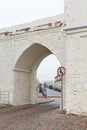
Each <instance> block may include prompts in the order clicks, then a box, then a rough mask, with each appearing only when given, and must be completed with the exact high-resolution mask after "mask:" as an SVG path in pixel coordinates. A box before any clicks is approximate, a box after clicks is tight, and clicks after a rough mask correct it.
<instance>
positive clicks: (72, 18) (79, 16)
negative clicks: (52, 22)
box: [65, 0, 87, 26]
mask: <svg viewBox="0 0 87 130" xmlns="http://www.w3.org/2000/svg"><path fill="white" fill-rule="evenodd" d="M86 14H87V0H84V1H83V0H65V17H66V24H67V26H72V25H78V24H80V25H81V24H85V23H87V15H86Z"/></svg>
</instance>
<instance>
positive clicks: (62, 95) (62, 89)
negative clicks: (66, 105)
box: [61, 76, 63, 110]
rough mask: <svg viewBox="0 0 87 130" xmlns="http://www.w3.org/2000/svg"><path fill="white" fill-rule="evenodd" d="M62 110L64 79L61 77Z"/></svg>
mask: <svg viewBox="0 0 87 130" xmlns="http://www.w3.org/2000/svg"><path fill="white" fill-rule="evenodd" d="M61 110H63V77H62V76H61Z"/></svg>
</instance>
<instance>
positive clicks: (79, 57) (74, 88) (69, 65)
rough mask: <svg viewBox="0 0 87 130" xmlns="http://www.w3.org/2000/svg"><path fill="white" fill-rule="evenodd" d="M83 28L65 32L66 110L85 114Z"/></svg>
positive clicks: (86, 57) (86, 79)
mask: <svg viewBox="0 0 87 130" xmlns="http://www.w3.org/2000/svg"><path fill="white" fill-rule="evenodd" d="M83 30H84V29H81V30H78V33H75V31H76V30H74V31H71V32H69V31H68V32H67V33H68V34H67V36H66V40H65V44H66V49H65V55H66V70H67V74H66V80H65V82H66V92H65V93H66V110H67V113H73V114H78V115H87V103H86V100H87V36H86V34H87V32H84V33H83Z"/></svg>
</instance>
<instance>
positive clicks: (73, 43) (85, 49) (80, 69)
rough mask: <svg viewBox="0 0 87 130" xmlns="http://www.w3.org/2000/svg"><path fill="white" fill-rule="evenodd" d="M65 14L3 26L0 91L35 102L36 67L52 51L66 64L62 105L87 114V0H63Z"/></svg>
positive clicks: (18, 100)
mask: <svg viewBox="0 0 87 130" xmlns="http://www.w3.org/2000/svg"><path fill="white" fill-rule="evenodd" d="M64 1H65V12H64V15H65V17H64V16H63V15H60V16H54V17H50V18H46V19H42V20H38V21H35V22H32V23H29V24H23V25H20V26H14V27H11V28H7V29H3V30H0V93H1V92H3V91H6V92H8V93H9V103H10V104H14V105H17V104H25V103H35V82H36V70H37V67H38V66H39V64H40V62H41V61H42V60H43V58H45V57H46V56H47V55H49V54H54V55H55V56H56V57H57V58H58V60H59V62H60V63H61V65H62V66H64V67H65V68H66V71H67V73H66V75H65V77H64V80H65V82H63V83H64V84H63V88H64V89H63V93H64V95H63V97H64V100H63V101H64V102H63V106H64V107H63V109H64V108H65V109H66V111H67V113H73V114H78V115H87V103H86V102H87V65H86V63H87V15H86V14H87V0H84V2H83V1H82V0H64Z"/></svg>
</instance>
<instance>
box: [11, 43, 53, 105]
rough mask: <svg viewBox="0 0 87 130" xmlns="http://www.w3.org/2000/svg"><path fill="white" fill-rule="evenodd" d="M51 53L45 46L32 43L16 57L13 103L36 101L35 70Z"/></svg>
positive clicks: (32, 102)
mask: <svg viewBox="0 0 87 130" xmlns="http://www.w3.org/2000/svg"><path fill="white" fill-rule="evenodd" d="M50 54H53V52H52V51H51V50H49V49H48V48H47V47H45V46H43V45H41V44H38V43H34V44H33V45H31V46H30V47H29V48H27V49H26V50H25V51H24V52H23V53H22V54H21V55H20V57H19V58H18V60H17V62H16V64H15V69H14V92H13V104H14V105H21V104H29V103H31V104H34V103H35V102H36V71H37V68H38V66H39V64H40V63H41V61H42V60H43V59H44V58H45V57H47V56H48V55H50Z"/></svg>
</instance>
